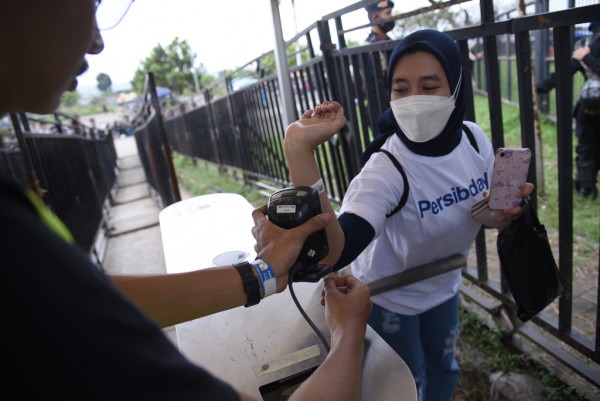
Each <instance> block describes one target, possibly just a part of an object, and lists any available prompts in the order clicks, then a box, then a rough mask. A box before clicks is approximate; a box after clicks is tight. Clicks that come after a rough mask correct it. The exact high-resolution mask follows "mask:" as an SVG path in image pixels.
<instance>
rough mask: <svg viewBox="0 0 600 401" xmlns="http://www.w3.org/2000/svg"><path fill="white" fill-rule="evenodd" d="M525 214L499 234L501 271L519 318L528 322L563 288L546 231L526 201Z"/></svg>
mask: <svg viewBox="0 0 600 401" xmlns="http://www.w3.org/2000/svg"><path fill="white" fill-rule="evenodd" d="M521 207H523V214H522V215H521V217H519V218H518V219H517V220H515V221H513V222H512V223H511V224H510V225H509V226H508V227H506V228H505V229H504V230H502V231H500V233H498V239H497V241H496V246H497V248H498V256H499V258H500V268H501V269H502V272H503V273H504V276H505V277H506V280H507V281H508V286H509V289H510V292H511V294H512V295H513V298H514V299H515V302H516V304H517V316H518V318H519V319H520V320H521V321H522V322H526V321H527V320H529V319H530V318H531V317H532V316H534V315H536V314H537V313H538V312H540V311H541V310H543V309H544V308H545V307H546V306H548V305H549V304H550V303H551V302H552V301H554V299H555V298H556V297H558V296H559V295H560V294H561V293H562V291H563V288H564V285H563V280H562V277H561V276H560V272H559V271H558V267H557V266H556V261H555V260H554V255H553V254H552V249H551V248H550V243H549V242H548V235H547V233H546V228H545V227H544V225H543V224H540V221H539V219H538V217H537V213H536V212H535V210H533V208H532V207H531V205H530V204H529V201H528V200H527V199H523V202H521Z"/></svg>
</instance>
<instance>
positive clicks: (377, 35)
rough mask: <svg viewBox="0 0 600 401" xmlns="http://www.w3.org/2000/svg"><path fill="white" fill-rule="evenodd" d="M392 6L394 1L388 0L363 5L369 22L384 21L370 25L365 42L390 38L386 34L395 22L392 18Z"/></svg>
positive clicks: (375, 41)
mask: <svg viewBox="0 0 600 401" xmlns="http://www.w3.org/2000/svg"><path fill="white" fill-rule="evenodd" d="M393 8H394V2H393V1H389V0H381V1H378V2H375V3H373V4H371V5H369V6H367V7H365V10H366V11H367V16H368V18H369V22H371V23H374V22H382V21H385V22H384V23H382V24H379V25H373V26H371V32H370V33H369V36H367V39H366V40H365V41H366V42H367V43H377V42H384V41H386V40H391V38H390V37H389V36H388V35H387V34H388V32H390V31H392V30H393V29H394V26H396V22H395V21H394V20H393V19H392V9H393Z"/></svg>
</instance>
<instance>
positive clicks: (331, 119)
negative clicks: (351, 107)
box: [285, 100, 346, 150]
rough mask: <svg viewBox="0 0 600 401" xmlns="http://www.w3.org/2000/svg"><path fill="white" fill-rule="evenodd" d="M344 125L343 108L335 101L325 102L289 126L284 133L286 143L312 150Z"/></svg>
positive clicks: (306, 112)
mask: <svg viewBox="0 0 600 401" xmlns="http://www.w3.org/2000/svg"><path fill="white" fill-rule="evenodd" d="M345 124H346V117H345V116H344V109H343V107H342V106H341V105H340V104H339V103H338V102H336V101H331V102H330V101H328V100H325V101H324V102H323V103H321V104H318V105H317V106H315V108H314V109H310V110H307V111H305V112H304V114H302V117H300V119H299V120H297V121H295V122H293V123H292V124H290V126H289V127H288V128H287V130H286V133H285V139H286V141H293V142H294V143H296V144H302V145H304V146H309V147H310V148H311V149H312V150H314V149H316V148H317V146H319V145H320V144H322V143H323V142H325V141H327V140H328V139H329V138H331V137H332V136H333V135H334V134H335V133H336V132H338V131H339V130H340V129H342V127H343V126H344V125H345Z"/></svg>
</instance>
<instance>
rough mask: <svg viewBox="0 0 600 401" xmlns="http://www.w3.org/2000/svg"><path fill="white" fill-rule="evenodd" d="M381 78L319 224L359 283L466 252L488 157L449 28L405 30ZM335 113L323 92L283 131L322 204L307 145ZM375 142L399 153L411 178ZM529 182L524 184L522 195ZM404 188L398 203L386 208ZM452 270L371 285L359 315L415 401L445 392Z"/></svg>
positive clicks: (302, 180)
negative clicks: (376, 109)
mask: <svg viewBox="0 0 600 401" xmlns="http://www.w3.org/2000/svg"><path fill="white" fill-rule="evenodd" d="M387 83H388V88H389V91H390V107H389V108H388V109H387V110H386V111H385V112H384V113H383V114H382V115H381V116H380V118H379V120H378V125H379V129H380V134H379V135H377V136H376V138H375V139H374V141H373V142H372V143H371V144H370V145H369V146H368V148H367V151H366V152H365V165H364V167H363V168H362V170H361V171H360V172H359V174H358V175H357V176H356V177H355V178H354V179H353V180H352V182H351V183H350V186H349V188H348V190H347V192H346V193H345V195H344V201H343V204H342V207H341V210H340V214H339V217H338V219H337V224H336V222H335V221H334V222H332V223H331V224H330V225H329V226H328V227H327V229H326V230H327V235H328V240H329V248H330V252H329V255H328V257H327V258H326V259H325V260H323V261H322V263H327V264H331V265H333V266H334V270H338V269H341V268H343V267H344V266H347V265H348V264H350V263H351V262H353V261H354V262H353V263H352V264H351V266H352V272H353V274H354V275H355V276H356V277H357V278H359V279H360V280H361V281H363V282H366V283H369V282H373V281H374V280H377V279H381V278H384V277H387V276H390V275H392V274H397V273H399V272H402V271H406V270H409V269H412V268H415V267H417V266H421V265H424V264H428V263H432V262H436V261H438V260H440V259H443V258H447V257H449V256H451V255H454V254H463V255H464V256H465V257H467V256H468V253H469V249H470V247H471V245H472V243H473V240H474V239H475V236H476V235H477V233H478V231H479V229H480V227H481V224H480V223H478V222H476V221H475V220H473V219H472V218H471V208H472V207H473V206H474V205H475V204H476V203H478V202H479V201H481V200H483V199H484V192H487V191H488V190H489V186H490V179H491V173H492V168H493V165H494V150H493V147H492V144H491V142H490V141H489V139H488V138H487V136H486V135H485V133H484V132H483V131H482V129H481V128H480V127H479V126H477V125H476V124H475V123H473V122H468V121H463V119H464V116H465V108H466V99H465V85H464V77H463V71H462V67H461V57H460V52H459V49H458V46H457V44H456V43H455V42H454V40H452V38H450V37H449V36H448V35H446V34H444V33H441V32H438V31H434V30H422V31H418V32H415V33H413V34H411V35H409V36H407V37H406V38H405V39H403V40H402V41H401V42H400V43H399V44H398V45H397V46H396V48H395V49H394V51H393V53H392V55H391V58H390V62H389V67H388V77H387ZM463 122H464V124H466V126H467V127H468V128H469V131H471V132H472V135H473V137H474V140H475V142H476V145H477V146H476V147H475V146H474V145H475V144H472V143H471V142H470V140H469V138H468V137H467V134H466V133H465V132H463ZM345 123H346V119H345V117H344V113H343V108H342V107H341V105H340V104H339V103H337V102H328V101H325V102H324V103H322V104H321V105H318V106H317V107H316V108H315V110H308V111H307V112H305V113H304V114H303V116H302V118H301V119H300V120H298V121H296V122H295V123H293V124H291V125H290V126H289V127H288V129H287V131H286V138H285V142H284V149H285V155H286V158H287V162H288V166H289V170H290V176H291V179H292V182H293V185H296V186H300V185H307V186H313V187H314V188H318V189H319V192H320V193H321V196H320V200H321V205H322V208H323V211H324V212H329V213H334V211H333V207H332V206H331V203H330V202H329V200H328V198H327V194H326V193H325V191H324V189H323V185H322V181H321V178H320V175H319V174H320V173H319V169H318V167H317V163H316V161H315V158H314V149H315V148H316V147H317V146H319V145H320V144H321V143H323V142H325V141H327V140H328V139H329V138H330V137H332V136H333V135H334V133H335V132H338V131H339V130H340V129H341V128H342V127H343V126H344V124H345ZM379 149H383V150H386V151H388V152H389V153H391V154H392V155H393V156H395V158H396V159H397V160H398V161H399V162H400V164H401V165H402V167H403V168H404V170H405V172H406V175H407V179H408V183H409V187H410V190H408V189H409V188H405V185H404V183H403V179H402V176H401V174H400V173H399V172H398V170H397V168H396V167H395V166H394V164H393V162H392V161H391V160H390V158H388V156H387V155H385V154H384V153H381V152H377V150H379ZM532 188H533V186H532V185H528V186H527V189H526V190H524V191H523V194H522V195H523V196H527V195H528V194H529V192H531V189H532ZM405 190H406V191H408V198H407V201H406V203H405V204H404V206H403V207H402V208H401V209H400V210H399V211H398V212H397V213H395V214H393V215H391V216H390V217H389V218H388V217H387V216H386V215H387V214H389V213H390V212H391V211H393V210H394V209H395V208H396V207H397V206H398V203H399V201H400V199H401V198H402V195H403V194H404V192H405ZM525 192H526V193H525ZM521 212H522V209H521V208H520V207H517V208H514V209H507V210H504V211H503V214H502V215H501V217H499V218H498V221H502V220H513V219H515V218H517V217H518V216H519V215H520V213H521ZM460 282H461V272H460V270H459V269H457V270H453V271H450V272H447V273H444V274H441V275H438V276H435V277H432V278H429V279H425V280H422V281H420V282H417V283H414V284H410V285H407V286H404V287H401V288H398V289H395V290H391V291H388V292H384V293H382V294H379V295H376V296H373V297H372V301H373V303H374V308H373V311H372V313H371V315H370V319H369V324H370V325H371V326H372V328H373V329H374V330H376V331H377V333H378V334H379V335H380V336H382V337H383V338H384V339H385V340H386V341H387V342H388V343H389V344H390V346H392V347H393V348H394V350H395V351H396V352H397V353H398V354H399V355H400V356H401V357H402V358H403V359H404V361H405V362H406V363H407V365H408V366H409V367H410V369H411V371H412V373H413V376H414V378H415V382H416V384H417V388H418V390H419V392H420V395H421V398H420V399H421V400H423V401H430V400H435V401H443V400H450V399H451V396H452V393H453V390H454V387H455V386H456V383H457V381H458V376H459V367H458V365H457V363H456V360H455V355H454V344H455V340H456V338H457V336H458V332H459V318H458V310H459V287H460Z"/></svg>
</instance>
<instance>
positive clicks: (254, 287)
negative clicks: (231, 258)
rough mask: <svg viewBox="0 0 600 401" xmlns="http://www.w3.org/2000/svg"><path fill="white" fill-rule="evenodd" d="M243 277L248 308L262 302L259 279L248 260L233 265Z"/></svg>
mask: <svg viewBox="0 0 600 401" xmlns="http://www.w3.org/2000/svg"><path fill="white" fill-rule="evenodd" d="M233 266H234V267H235V269H236V270H237V272H238V273H239V274H240V277H241V278H242V285H243V286H244V292H245V293H246V297H247V300H246V305H244V306H245V307H246V308H247V307H249V306H252V305H256V304H258V303H259V302H260V287H259V284H258V279H257V278H256V276H255V275H254V268H253V267H252V265H251V264H250V263H248V262H241V263H236V264H234V265H233Z"/></svg>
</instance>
